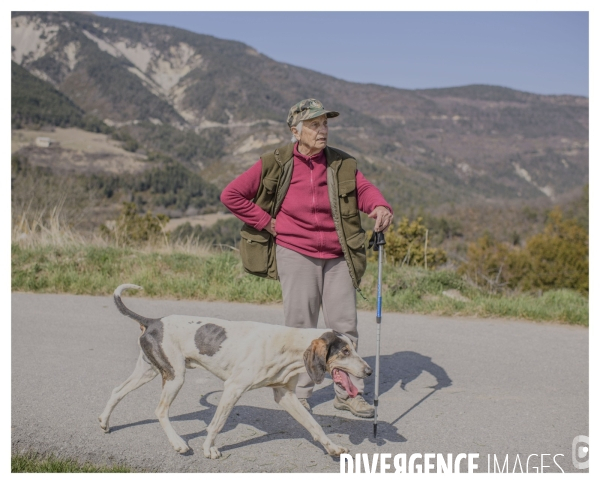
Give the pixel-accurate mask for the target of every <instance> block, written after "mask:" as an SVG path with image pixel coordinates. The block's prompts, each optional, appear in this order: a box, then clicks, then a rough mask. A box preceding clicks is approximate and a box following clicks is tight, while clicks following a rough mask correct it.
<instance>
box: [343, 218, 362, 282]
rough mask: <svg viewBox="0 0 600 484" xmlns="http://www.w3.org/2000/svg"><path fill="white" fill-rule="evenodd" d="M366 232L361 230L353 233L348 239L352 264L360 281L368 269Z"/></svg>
mask: <svg viewBox="0 0 600 484" xmlns="http://www.w3.org/2000/svg"><path fill="white" fill-rule="evenodd" d="M365 239H366V232H365V231H364V230H362V229H361V231H360V232H359V233H358V234H356V235H352V236H351V237H349V238H347V239H346V244H347V245H348V252H350V259H352V265H353V266H354V274H355V275H356V280H357V282H360V280H361V279H362V276H363V275H364V273H365V270H366V269H367V251H366V248H365Z"/></svg>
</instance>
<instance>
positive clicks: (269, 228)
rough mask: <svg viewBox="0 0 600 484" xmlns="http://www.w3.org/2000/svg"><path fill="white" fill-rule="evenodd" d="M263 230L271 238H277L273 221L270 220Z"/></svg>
mask: <svg viewBox="0 0 600 484" xmlns="http://www.w3.org/2000/svg"><path fill="white" fill-rule="evenodd" d="M265 230H266V231H267V232H269V233H270V234H271V235H272V236H273V237H277V232H276V231H275V219H274V218H272V219H271V222H270V223H269V224H267V226H266V227H265Z"/></svg>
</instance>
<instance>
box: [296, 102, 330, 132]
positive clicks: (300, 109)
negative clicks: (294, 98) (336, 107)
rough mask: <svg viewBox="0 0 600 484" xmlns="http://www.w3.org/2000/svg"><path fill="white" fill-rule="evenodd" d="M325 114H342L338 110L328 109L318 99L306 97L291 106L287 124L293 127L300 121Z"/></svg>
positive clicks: (328, 115)
mask: <svg viewBox="0 0 600 484" xmlns="http://www.w3.org/2000/svg"><path fill="white" fill-rule="evenodd" d="M323 114H326V115H327V117H328V118H335V117H336V116H339V115H340V113H338V112H337V111H326V110H325V108H324V107H323V105H322V104H321V103H320V102H319V101H317V100H316V99H305V100H304V101H300V102H299V103H298V104H294V105H293V106H292V107H291V108H290V112H289V113H288V117H287V124H288V126H289V127H290V128H291V127H292V126H296V125H297V124H298V123H299V122H300V121H305V120H307V119H313V118H318V117H319V116H322V115H323Z"/></svg>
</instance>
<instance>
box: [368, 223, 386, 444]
mask: <svg viewBox="0 0 600 484" xmlns="http://www.w3.org/2000/svg"><path fill="white" fill-rule="evenodd" d="M384 245H385V237H384V236H383V232H373V235H372V236H371V240H369V249H370V248H371V247H373V246H374V248H375V249H377V251H378V252H379V261H378V274H377V317H376V322H377V353H376V354H375V398H374V399H373V406H374V407H375V415H374V417H375V419H374V421H373V437H375V438H376V437H377V407H378V406H379V348H380V345H381V273H382V268H383V246H384Z"/></svg>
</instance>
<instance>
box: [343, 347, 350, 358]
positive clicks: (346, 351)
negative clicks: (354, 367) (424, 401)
mask: <svg viewBox="0 0 600 484" xmlns="http://www.w3.org/2000/svg"><path fill="white" fill-rule="evenodd" d="M342 354H343V355H345V356H348V355H349V354H350V350H349V349H348V348H344V349H343V350H342Z"/></svg>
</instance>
